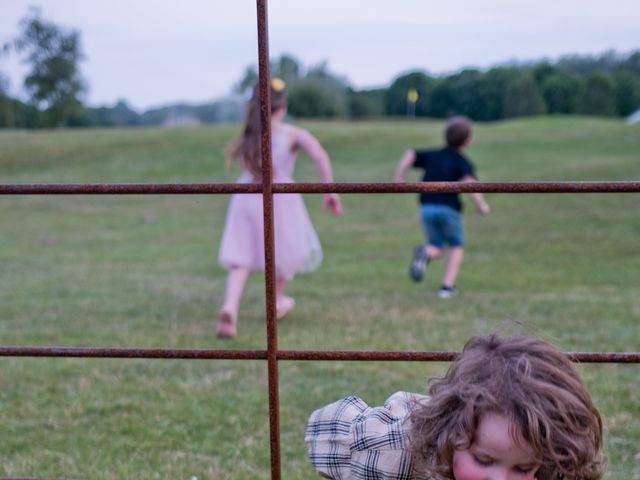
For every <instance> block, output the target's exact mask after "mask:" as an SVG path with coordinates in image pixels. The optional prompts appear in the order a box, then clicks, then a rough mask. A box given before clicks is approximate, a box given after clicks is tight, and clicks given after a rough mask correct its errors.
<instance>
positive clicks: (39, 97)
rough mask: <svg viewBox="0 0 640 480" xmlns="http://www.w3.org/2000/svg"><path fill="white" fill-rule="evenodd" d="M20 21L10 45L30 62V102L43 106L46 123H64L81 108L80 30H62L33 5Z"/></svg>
mask: <svg viewBox="0 0 640 480" xmlns="http://www.w3.org/2000/svg"><path fill="white" fill-rule="evenodd" d="M20 25H21V27H22V32H21V34H20V35H19V36H18V38H16V39H15V41H14V42H13V48H14V49H15V50H16V51H17V52H18V53H25V54H26V56H27V57H26V63H29V64H30V65H31V71H30V73H29V74H28V76H27V77H26V79H25V81H24V84H25V87H26V89H27V91H28V92H29V93H30V95H31V101H32V103H33V105H34V106H36V107H40V108H44V109H45V115H44V122H45V126H52V127H59V126H63V125H65V121H66V120H67V119H68V118H69V117H70V116H72V115H73V114H74V113H76V112H77V111H78V110H79V109H80V108H81V102H80V100H79V97H80V95H81V94H82V92H83V91H84V90H85V89H86V87H85V85H84V83H83V81H82V79H81V76H80V72H79V69H78V64H79V62H80V61H81V60H82V58H83V55H82V51H81V45H80V33H79V32H78V31H76V30H71V31H65V30H63V29H62V28H60V27H59V26H57V25H56V24H54V23H53V22H49V21H47V20H45V19H43V18H42V17H41V14H40V11H39V10H37V9H33V8H32V9H31V10H30V13H29V14H28V15H27V16H26V17H25V18H23V19H22V20H21V22H20Z"/></svg>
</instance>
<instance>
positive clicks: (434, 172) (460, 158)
mask: <svg viewBox="0 0 640 480" xmlns="http://www.w3.org/2000/svg"><path fill="white" fill-rule="evenodd" d="M413 167H414V168H421V169H423V170H424V177H423V179H422V181H423V182H457V181H459V180H461V179H462V178H463V177H465V176H467V175H471V176H473V177H475V169H474V167H473V164H472V163H471V162H470V161H469V160H468V159H467V158H466V157H465V156H464V155H462V154H461V153H460V152H458V151H457V150H454V149H452V148H443V149H441V150H416V160H415V162H413ZM420 203H422V204H425V203H430V204H433V203H435V204H439V205H448V206H449V207H451V208H454V209H456V210H458V211H461V210H462V203H461V202H460V195H459V194H457V193H421V194H420Z"/></svg>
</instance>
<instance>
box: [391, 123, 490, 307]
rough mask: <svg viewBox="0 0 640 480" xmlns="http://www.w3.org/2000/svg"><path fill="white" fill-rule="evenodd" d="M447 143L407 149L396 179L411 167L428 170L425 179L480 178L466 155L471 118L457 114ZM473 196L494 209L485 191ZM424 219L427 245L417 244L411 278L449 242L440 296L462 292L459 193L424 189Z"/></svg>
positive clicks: (479, 206)
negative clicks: (458, 280)
mask: <svg viewBox="0 0 640 480" xmlns="http://www.w3.org/2000/svg"><path fill="white" fill-rule="evenodd" d="M444 136H445V140H446V142H447V146H446V147H445V148H442V149H440V150H407V151H406V152H405V154H404V155H403V157H402V159H401V160H400V163H398V166H397V167H396V172H395V181H396V182H404V177H405V174H406V172H407V170H408V169H409V168H410V167H414V168H420V169H422V170H424V177H423V181H424V182H476V181H477V180H476V176H475V171H474V167H473V164H472V163H471V162H470V161H469V160H468V159H467V158H466V157H465V156H464V155H462V151H463V150H464V149H465V148H467V147H468V146H469V145H470V144H471V120H469V119H468V118H466V117H453V118H452V119H450V120H449V121H448V122H447V125H446V128H445V131H444ZM470 195H471V199H472V200H473V202H474V203H475V205H476V207H477V209H478V212H480V214H482V215H487V214H489V212H490V211H491V209H490V208H489V205H488V204H487V202H486V201H485V200H484V196H483V195H482V194H481V193H472V194H470ZM420 203H421V205H422V207H421V214H422V223H423V227H424V231H425V235H426V237H427V245H420V246H419V247H416V249H415V251H414V255H413V260H412V262H411V268H410V272H409V273H410V275H411V278H412V279H413V280H414V281H416V282H419V281H420V280H422V277H423V276H424V272H425V269H426V267H427V264H428V263H429V262H430V261H431V260H433V259H435V258H439V257H441V256H442V254H443V253H444V249H445V247H446V246H449V258H448V260H447V269H446V272H445V275H444V279H443V281H442V287H440V290H438V296H439V297H440V298H450V297H453V296H455V295H457V294H458V290H457V289H456V287H455V282H456V277H457V276H458V272H459V271H460V265H461V264H462V257H463V255H464V228H463V225H462V203H461V202H460V195H459V194H457V193H421V194H420Z"/></svg>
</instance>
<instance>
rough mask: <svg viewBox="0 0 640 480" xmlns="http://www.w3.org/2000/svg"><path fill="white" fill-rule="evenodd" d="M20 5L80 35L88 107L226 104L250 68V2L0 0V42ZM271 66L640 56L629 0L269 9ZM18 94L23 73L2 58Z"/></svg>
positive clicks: (390, 69) (344, 2)
mask: <svg viewBox="0 0 640 480" xmlns="http://www.w3.org/2000/svg"><path fill="white" fill-rule="evenodd" d="M30 5H34V6H39V7H40V8H41V10H42V12H43V15H44V17H45V18H47V19H49V20H53V21H54V22H56V23H57V24H59V25H62V26H64V27H72V28H76V29H78V30H80V32H81V40H82V46H83V50H84V53H85V55H86V60H85V61H84V62H83V63H82V64H81V71H82V73H83V75H84V77H85V78H86V79H87V81H88V84H89V91H88V94H87V101H88V102H89V103H90V104H91V105H98V104H113V103H114V102H115V101H116V100H118V99H121V98H124V99H127V100H128V101H129V102H130V103H131V105H133V106H134V107H135V108H138V109H143V108H148V107H151V106H158V105H162V104H166V103H171V102H175V101H189V102H204V101H209V100H213V99H215V98H218V97H221V96H223V95H226V94H227V93H229V92H230V90H231V87H232V85H233V84H234V83H235V82H236V81H237V80H238V79H239V78H240V77H241V75H242V72H243V71H244V68H245V67H246V66H248V65H250V64H252V63H257V33H256V31H257V28H256V2H255V0H226V1H222V0H180V1H174V0H0V43H4V42H6V41H8V40H9V39H11V38H13V37H15V35H16V34H17V33H18V23H19V20H20V18H22V17H24V15H25V14H26V13H27V12H28V7H29V6H30ZM269 20H270V25H269V33H270V53H271V56H272V58H273V57H276V56H278V55H280V54H282V53H285V52H286V53H290V54H292V55H293V56H294V57H296V58H298V60H299V61H300V62H301V63H302V64H303V65H305V66H308V65H311V64H316V63H319V62H321V61H323V60H326V61H327V62H328V65H329V69H330V70H331V71H332V72H334V73H337V74H340V75H343V76H345V77H347V78H348V80H349V81H350V82H351V84H352V85H353V86H355V87H357V88H365V87H372V86H382V85H388V84H389V83H390V82H391V81H392V80H393V78H394V77H395V76H396V75H398V74H399V73H402V72H404V71H407V70H412V69H418V68H419V69H424V70H426V71H428V72H430V73H432V74H441V73H447V72H452V71H455V70H458V69H460V68H462V67H464V66H477V67H486V66H490V65H492V64H496V63H500V62H505V61H509V60H514V59H515V60H531V59H538V58H542V57H546V58H550V59H556V58H558V57H559V56H560V55H563V54H567V53H581V54H598V53H602V52H604V51H605V50H607V49H616V50H618V51H619V52H622V53H628V52H629V51H631V50H634V49H638V48H640V7H639V3H638V0H608V1H603V0H554V1H551V0H547V1H545V0H457V1H455V2H445V1H439V2H434V1H430V0H271V1H270V2H269ZM0 72H3V73H4V75H6V76H7V77H9V81H10V89H11V92H12V93H14V94H18V92H19V91H20V89H21V83H22V77H23V76H24V72H25V67H24V66H23V65H21V64H20V63H19V62H18V61H17V60H15V59H11V58H8V59H7V58H0Z"/></svg>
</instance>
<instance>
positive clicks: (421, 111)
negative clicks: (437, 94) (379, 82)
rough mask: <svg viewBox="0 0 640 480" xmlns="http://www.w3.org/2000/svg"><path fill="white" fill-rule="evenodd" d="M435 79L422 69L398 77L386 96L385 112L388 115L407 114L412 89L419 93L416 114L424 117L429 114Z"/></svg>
mask: <svg viewBox="0 0 640 480" xmlns="http://www.w3.org/2000/svg"><path fill="white" fill-rule="evenodd" d="M432 83H433V81H432V80H431V79H430V78H429V77H428V76H427V74H426V73H424V72H421V71H416V72H409V73H406V74H404V75H401V76H399V77H398V78H396V79H395V80H394V81H393V83H392V84H391V86H390V87H389V89H388V90H387V94H386V96H385V108H384V110H385V113H386V114H387V115H406V114H407V102H408V98H407V95H408V92H409V90H411V89H414V90H416V92H417V93H418V100H417V101H416V107H415V114H416V116H419V117H422V116H426V115H427V111H428V108H429V98H430V96H431V91H432V88H433V86H432Z"/></svg>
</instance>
